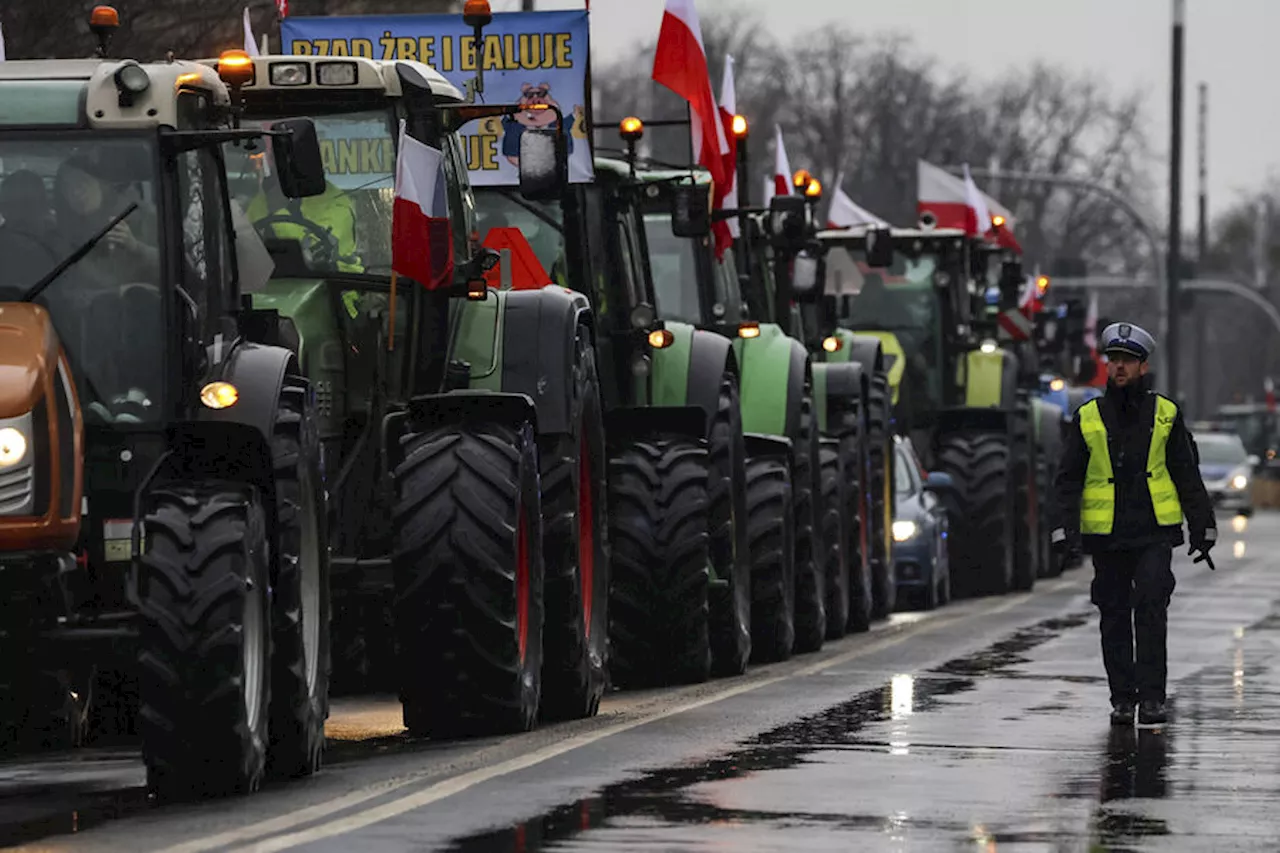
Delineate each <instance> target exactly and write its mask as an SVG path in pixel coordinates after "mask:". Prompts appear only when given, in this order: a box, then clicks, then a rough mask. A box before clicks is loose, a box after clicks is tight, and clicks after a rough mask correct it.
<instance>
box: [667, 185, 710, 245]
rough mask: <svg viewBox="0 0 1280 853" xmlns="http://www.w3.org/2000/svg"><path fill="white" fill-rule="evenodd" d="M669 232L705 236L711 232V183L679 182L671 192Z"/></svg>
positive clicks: (676, 234)
mask: <svg viewBox="0 0 1280 853" xmlns="http://www.w3.org/2000/svg"><path fill="white" fill-rule="evenodd" d="M671 233H672V234H674V235H675V236H677V237H694V238H700V237H706V236H707V235H708V234H710V233H711V185H710V184H702V185H698V184H680V185H678V186H676V187H674V188H673V191H672V193H671Z"/></svg>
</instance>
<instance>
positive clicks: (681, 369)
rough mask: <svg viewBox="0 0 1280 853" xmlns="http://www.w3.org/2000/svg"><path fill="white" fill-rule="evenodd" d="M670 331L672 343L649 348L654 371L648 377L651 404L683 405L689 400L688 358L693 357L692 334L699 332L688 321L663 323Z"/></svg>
mask: <svg viewBox="0 0 1280 853" xmlns="http://www.w3.org/2000/svg"><path fill="white" fill-rule="evenodd" d="M663 325H664V327H665V328H666V330H667V331H668V332H670V333H671V335H672V341H671V345H670V346H667V347H663V348H662V349H651V350H650V352H649V358H650V361H651V362H652V363H653V372H652V374H651V376H650V379H649V388H650V392H649V403H650V404H651V405H654V406H684V405H686V404H688V402H689V399H688V398H689V362H690V359H692V357H693V338H694V336H695V335H697V334H707V333H706V332H699V330H698V329H695V328H694V327H693V326H691V325H689V324H688V323H676V322H666V323H664V324H663Z"/></svg>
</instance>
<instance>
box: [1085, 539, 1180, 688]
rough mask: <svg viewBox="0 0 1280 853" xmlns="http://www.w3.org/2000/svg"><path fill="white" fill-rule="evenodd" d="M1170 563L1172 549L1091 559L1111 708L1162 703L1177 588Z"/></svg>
mask: <svg viewBox="0 0 1280 853" xmlns="http://www.w3.org/2000/svg"><path fill="white" fill-rule="evenodd" d="M1172 560H1173V548H1172V546H1170V545H1149V546H1147V547H1145V548H1140V549H1136V550H1124V551H1101V552H1099V553H1097V554H1094V555H1093V587H1092V599H1093V603H1094V604H1095V605H1097V607H1098V610H1099V612H1100V613H1101V615H1102V620H1101V628H1102V662H1103V663H1104V664H1105V665H1106V668H1107V680H1108V681H1109V682H1110V684H1111V702H1112V704H1115V703H1117V702H1142V701H1147V700H1154V701H1157V702H1163V701H1164V700H1165V680H1166V678H1167V677H1168V665H1167V651H1166V639H1167V629H1168V623H1169V620H1168V616H1169V600H1170V599H1171V598H1172V597H1173V588H1174V586H1175V585H1176V581H1175V580H1174V577H1173V569H1172V568H1171V567H1170V564H1171V562H1172ZM1135 641H1136V642H1135ZM1135 647H1136V653H1135Z"/></svg>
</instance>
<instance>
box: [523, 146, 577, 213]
mask: <svg viewBox="0 0 1280 853" xmlns="http://www.w3.org/2000/svg"><path fill="white" fill-rule="evenodd" d="M567 183H569V155H568V152H567V151H566V148H565V141H564V134H563V133H561V132H560V131H559V130H555V129H544V128H539V129H529V130H525V132H524V133H522V134H520V195H522V196H524V197H525V198H527V199H528V200H529V201H554V200H556V199H559V198H560V197H561V196H562V195H563V194H564V187H565V185H566V184H567Z"/></svg>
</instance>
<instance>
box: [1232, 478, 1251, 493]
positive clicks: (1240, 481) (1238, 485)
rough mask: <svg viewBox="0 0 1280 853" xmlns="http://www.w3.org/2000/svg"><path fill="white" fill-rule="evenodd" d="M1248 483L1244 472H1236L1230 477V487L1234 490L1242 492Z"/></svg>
mask: <svg viewBox="0 0 1280 853" xmlns="http://www.w3.org/2000/svg"><path fill="white" fill-rule="evenodd" d="M1248 485H1249V478H1248V477H1246V476H1245V475H1244V474H1236V475H1235V476H1234V477H1232V478H1231V488H1233V489H1235V490H1236V491H1241V492H1242V491H1244V490H1245V488H1246V487H1248Z"/></svg>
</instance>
